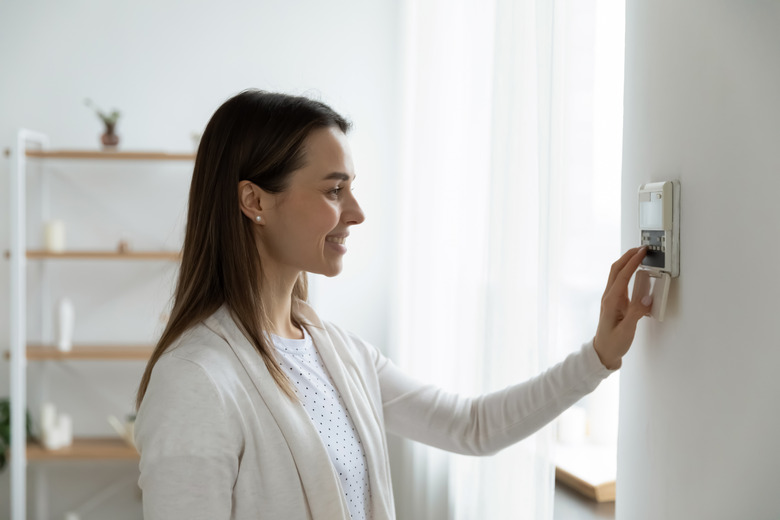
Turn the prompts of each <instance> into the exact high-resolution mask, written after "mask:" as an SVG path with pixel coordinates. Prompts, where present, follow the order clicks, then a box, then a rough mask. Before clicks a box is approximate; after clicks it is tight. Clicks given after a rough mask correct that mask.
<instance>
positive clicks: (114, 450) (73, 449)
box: [27, 437, 138, 460]
mask: <svg viewBox="0 0 780 520" xmlns="http://www.w3.org/2000/svg"><path fill="white" fill-rule="evenodd" d="M137 458H138V451H137V450H136V449H135V447H133V446H130V445H129V444H128V443H126V442H125V441H123V440H122V439H120V438H118V437H116V438H77V439H73V444H72V445H71V446H68V447H67V448H61V449H59V450H47V449H45V448H44V447H43V446H42V445H40V444H38V443H37V442H29V443H27V460H86V459H93V460H94V459H103V460H124V459H126V460H132V459H137Z"/></svg>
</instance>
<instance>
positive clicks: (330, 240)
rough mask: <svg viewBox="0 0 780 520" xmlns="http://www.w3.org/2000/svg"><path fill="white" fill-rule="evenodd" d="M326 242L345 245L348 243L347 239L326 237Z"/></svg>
mask: <svg viewBox="0 0 780 520" xmlns="http://www.w3.org/2000/svg"><path fill="white" fill-rule="evenodd" d="M325 241H326V242H333V243H334V244H342V245H343V244H344V243H345V242H346V241H347V237H325Z"/></svg>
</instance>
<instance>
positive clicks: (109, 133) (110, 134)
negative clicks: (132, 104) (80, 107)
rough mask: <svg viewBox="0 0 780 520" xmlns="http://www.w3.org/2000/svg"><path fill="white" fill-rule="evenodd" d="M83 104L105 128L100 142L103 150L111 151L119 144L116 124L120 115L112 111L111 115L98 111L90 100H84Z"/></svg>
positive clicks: (116, 111)
mask: <svg viewBox="0 0 780 520" xmlns="http://www.w3.org/2000/svg"><path fill="white" fill-rule="evenodd" d="M84 104H85V105H87V106H88V107H89V108H91V109H92V110H94V111H95V114H97V116H98V117H99V118H100V120H101V121H103V124H104V125H105V127H106V131H105V132H104V133H103V135H101V136H100V141H101V142H102V143H103V148H104V149H108V150H113V149H115V148H116V147H117V145H118V144H119V136H118V135H116V132H115V129H116V123H117V121H119V116H120V113H119V111H118V110H116V109H114V110H113V111H112V112H111V113H109V114H107V113H105V112H103V111H102V110H100V108H98V107H97V106H96V105H95V104H94V103H92V100H91V99H85V100H84Z"/></svg>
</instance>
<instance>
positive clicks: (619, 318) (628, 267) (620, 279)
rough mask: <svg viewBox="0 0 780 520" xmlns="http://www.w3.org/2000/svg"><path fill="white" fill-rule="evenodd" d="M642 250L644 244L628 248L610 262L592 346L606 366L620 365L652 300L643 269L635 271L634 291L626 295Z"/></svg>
mask: <svg viewBox="0 0 780 520" xmlns="http://www.w3.org/2000/svg"><path fill="white" fill-rule="evenodd" d="M646 252H647V248H645V247H641V248H639V247H636V248H634V249H629V250H628V251H627V252H626V253H625V254H624V255H623V256H621V257H620V260H618V261H617V262H615V263H614V264H612V270H611V271H610V272H609V281H608V282H607V288H606V289H605V290H604V296H603V297H602V298H601V316H600V317H599V325H598V328H597V330H596V337H595V338H594V339H593V346H594V348H595V349H596V353H597V354H598V356H599V359H601V362H602V363H603V364H604V366H605V367H607V368H609V369H610V370H616V369H618V368H620V366H621V365H622V363H623V361H622V359H623V356H624V355H625V354H626V352H628V349H629V347H630V346H631V342H632V341H634V333H635V332H636V324H637V322H638V321H639V320H640V319H641V318H642V316H645V315H646V314H649V313H650V308H651V307H652V303H653V301H652V298H651V297H650V295H649V294H648V292H649V288H650V279H649V277H648V276H647V273H646V272H644V271H639V272H638V273H637V279H636V280H635V281H634V294H633V296H632V299H631V301H629V299H628V282H629V280H631V275H633V274H634V271H636V269H637V267H639V264H640V263H642V259H643V258H644V257H645V253H646Z"/></svg>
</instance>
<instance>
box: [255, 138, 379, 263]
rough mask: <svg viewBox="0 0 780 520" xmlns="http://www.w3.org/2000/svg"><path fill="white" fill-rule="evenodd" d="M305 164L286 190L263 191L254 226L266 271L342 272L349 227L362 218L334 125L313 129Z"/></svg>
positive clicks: (347, 156) (345, 148)
mask: <svg viewBox="0 0 780 520" xmlns="http://www.w3.org/2000/svg"><path fill="white" fill-rule="evenodd" d="M304 150H305V165H304V166H303V167H302V168H300V169H299V170H296V171H294V172H293V173H292V174H291V175H290V181H289V184H288V187H287V189H286V190H285V191H284V192H282V193H278V194H268V193H265V192H263V195H262V197H261V201H260V203H261V216H262V217H263V224H261V225H260V226H258V228H259V229H258V231H259V237H258V238H259V246H260V254H261V257H262V261H263V269H264V270H265V272H266V273H267V274H271V273H272V272H273V271H276V274H277V275H281V276H291V277H292V276H295V277H297V275H298V273H300V272H301V271H307V272H310V273H318V274H324V275H325V276H335V275H337V274H339V273H340V272H341V269H342V258H343V256H344V254H345V253H346V252H347V247H346V245H345V242H346V238H347V235H349V228H350V226H353V225H355V224H360V223H361V222H363V220H365V216H364V215H363V210H362V209H360V206H359V205H358V203H357V200H355V197H354V196H353V194H352V191H351V187H352V182H353V181H354V179H355V172H354V169H355V168H354V165H353V164H352V154H351V152H350V149H349V143H348V142H347V138H346V136H345V135H344V133H343V132H341V130H339V129H338V128H332V127H328V128H322V129H318V130H314V131H313V132H312V133H311V134H310V135H309V137H308V138H307V139H306V142H305V144H304Z"/></svg>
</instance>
